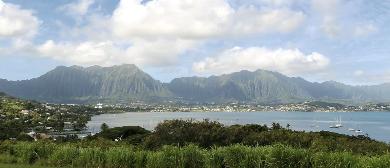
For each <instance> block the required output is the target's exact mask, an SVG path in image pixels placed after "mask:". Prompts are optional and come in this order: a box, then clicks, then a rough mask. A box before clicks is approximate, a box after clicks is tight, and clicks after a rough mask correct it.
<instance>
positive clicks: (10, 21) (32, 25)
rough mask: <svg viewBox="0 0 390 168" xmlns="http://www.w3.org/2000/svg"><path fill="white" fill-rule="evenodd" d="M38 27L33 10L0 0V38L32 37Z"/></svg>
mask: <svg viewBox="0 0 390 168" xmlns="http://www.w3.org/2000/svg"><path fill="white" fill-rule="evenodd" d="M38 27H39V20H38V18H36V17H35V16H34V14H33V11H31V10H26V9H21V8H20V7H19V6H18V5H14V4H11V3H4V2H3V1H2V0H0V38H22V37H32V36H34V35H35V34H36V32H37V29H38Z"/></svg>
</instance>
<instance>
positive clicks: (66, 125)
mask: <svg viewBox="0 0 390 168" xmlns="http://www.w3.org/2000/svg"><path fill="white" fill-rule="evenodd" d="M73 130H74V126H73V123H71V122H64V131H73Z"/></svg>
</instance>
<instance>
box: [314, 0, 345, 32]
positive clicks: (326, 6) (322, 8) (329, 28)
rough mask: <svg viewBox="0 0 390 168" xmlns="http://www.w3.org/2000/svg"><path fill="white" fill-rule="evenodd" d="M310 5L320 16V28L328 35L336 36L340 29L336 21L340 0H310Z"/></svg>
mask: <svg viewBox="0 0 390 168" xmlns="http://www.w3.org/2000/svg"><path fill="white" fill-rule="evenodd" d="M311 5H312V8H313V10H314V11H316V12H318V13H319V14H320V15H321V17H322V18H321V19H322V23H321V28H322V30H323V31H324V32H325V33H326V34H327V35H328V36H330V37H336V36H338V35H339V33H340V31H341V28H340V24H339V22H338V17H339V14H340V13H339V8H340V6H341V2H340V0H312V4H311Z"/></svg>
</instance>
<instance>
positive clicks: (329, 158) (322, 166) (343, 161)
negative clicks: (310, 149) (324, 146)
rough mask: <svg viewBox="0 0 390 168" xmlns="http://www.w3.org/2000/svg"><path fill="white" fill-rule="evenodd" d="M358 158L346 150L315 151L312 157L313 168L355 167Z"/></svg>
mask: <svg viewBox="0 0 390 168" xmlns="http://www.w3.org/2000/svg"><path fill="white" fill-rule="evenodd" d="M357 162H358V160H357V159H356V157H355V156H353V155H352V154H350V153H346V152H338V153H323V152H320V153H316V154H314V156H313V158H312V165H313V167H314V168H328V167H333V168H353V167H357Z"/></svg>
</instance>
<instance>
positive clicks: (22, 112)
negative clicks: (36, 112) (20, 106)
mask: <svg viewBox="0 0 390 168" xmlns="http://www.w3.org/2000/svg"><path fill="white" fill-rule="evenodd" d="M20 113H21V114H23V115H28V114H30V111H29V110H22V111H20Z"/></svg>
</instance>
